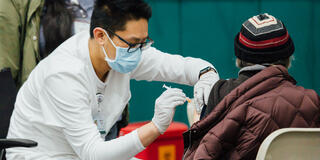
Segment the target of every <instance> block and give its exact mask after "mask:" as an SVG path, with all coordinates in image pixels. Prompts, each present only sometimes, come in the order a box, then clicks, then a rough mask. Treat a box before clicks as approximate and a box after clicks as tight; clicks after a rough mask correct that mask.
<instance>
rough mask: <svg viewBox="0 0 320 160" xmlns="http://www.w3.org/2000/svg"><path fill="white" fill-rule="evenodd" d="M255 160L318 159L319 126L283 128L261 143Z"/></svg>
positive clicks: (319, 147) (319, 146)
mask: <svg viewBox="0 0 320 160" xmlns="http://www.w3.org/2000/svg"><path fill="white" fill-rule="evenodd" d="M256 159H257V160H278V159H279V160H282V159H290V160H301V159H303V160H318V159H320V128H283V129H279V130H276V131H274V132H273V133H271V134H270V135H269V136H268V137H267V138H266V139H265V140H264V141H263V142H262V144H261V146H260V148H259V151H258V154H257V158H256Z"/></svg>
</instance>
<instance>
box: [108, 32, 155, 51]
mask: <svg viewBox="0 0 320 160" xmlns="http://www.w3.org/2000/svg"><path fill="white" fill-rule="evenodd" d="M107 30H108V31H109V32H111V33H112V34H114V35H115V36H117V37H118V38H119V39H120V40H121V41H123V42H124V43H126V44H127V45H128V46H129V48H128V52H129V53H132V52H135V51H136V50H138V49H141V50H145V49H147V48H149V47H150V46H151V45H152V44H153V43H154V41H153V40H152V39H151V38H150V37H147V39H146V41H145V42H142V43H130V42H128V41H126V40H124V39H123V38H121V37H120V36H119V35H117V34H116V33H114V32H113V31H111V30H110V29H109V28H107Z"/></svg>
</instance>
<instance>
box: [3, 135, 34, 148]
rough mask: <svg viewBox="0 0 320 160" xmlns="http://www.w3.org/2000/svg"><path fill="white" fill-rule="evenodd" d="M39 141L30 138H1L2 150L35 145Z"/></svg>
mask: <svg viewBox="0 0 320 160" xmlns="http://www.w3.org/2000/svg"><path fill="white" fill-rule="evenodd" d="M37 145H38V143H37V142H35V141H32V140H28V139H20V138H12V139H0V150H1V149H5V148H11V147H35V146H37Z"/></svg>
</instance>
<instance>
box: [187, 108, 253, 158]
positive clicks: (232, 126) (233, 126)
mask: <svg viewBox="0 0 320 160" xmlns="http://www.w3.org/2000/svg"><path fill="white" fill-rule="evenodd" d="M247 108H248V104H247V103H245V104H242V105H240V106H238V107H236V108H235V109H233V110H232V111H231V112H229V113H228V114H227V115H226V116H225V118H224V119H223V120H222V121H221V122H219V123H218V124H217V125H215V126H214V127H213V128H212V129H211V130H210V131H209V132H208V133H207V134H206V135H205V136H204V137H203V139H202V140H201V142H200V144H199V146H198V148H197V150H196V152H195V155H194V158H193V159H201V160H209V159H218V158H219V157H221V155H223V154H224V153H226V152H227V151H228V150H230V149H231V147H232V146H233V144H234V143H235V142H236V140H237V138H238V135H239V133H240V128H241V125H242V124H243V122H244V121H245V116H246V111H247Z"/></svg>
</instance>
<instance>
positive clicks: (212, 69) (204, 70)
mask: <svg viewBox="0 0 320 160" xmlns="http://www.w3.org/2000/svg"><path fill="white" fill-rule="evenodd" d="M210 71H213V72H215V73H217V71H216V69H214V68H213V67H211V66H208V67H206V68H203V69H201V70H200V72H199V77H198V78H199V79H200V77H201V76H202V75H204V74H205V73H208V72H210Z"/></svg>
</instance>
